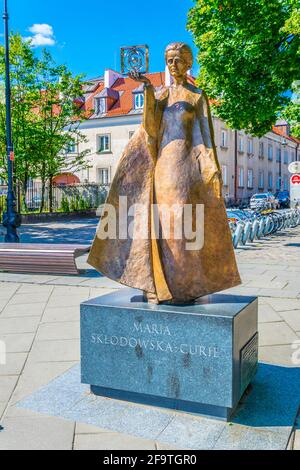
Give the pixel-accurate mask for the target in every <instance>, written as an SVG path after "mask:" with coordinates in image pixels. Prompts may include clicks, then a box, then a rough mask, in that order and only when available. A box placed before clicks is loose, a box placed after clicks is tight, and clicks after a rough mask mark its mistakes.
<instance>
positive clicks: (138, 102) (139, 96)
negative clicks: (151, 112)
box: [134, 93, 144, 109]
mask: <svg viewBox="0 0 300 470" xmlns="http://www.w3.org/2000/svg"><path fill="white" fill-rule="evenodd" d="M143 107H144V94H143V93H135V95H134V108H135V109H143Z"/></svg>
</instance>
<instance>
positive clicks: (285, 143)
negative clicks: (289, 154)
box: [279, 138, 287, 191]
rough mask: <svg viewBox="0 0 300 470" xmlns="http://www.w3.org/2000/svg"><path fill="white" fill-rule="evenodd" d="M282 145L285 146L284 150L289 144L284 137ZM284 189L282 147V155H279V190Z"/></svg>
mask: <svg viewBox="0 0 300 470" xmlns="http://www.w3.org/2000/svg"><path fill="white" fill-rule="evenodd" d="M281 145H282V147H283V151H284V150H285V148H286V146H287V141H286V139H284V138H283V139H282V141H281ZM281 190H282V154H281V149H280V157H279V191H281Z"/></svg>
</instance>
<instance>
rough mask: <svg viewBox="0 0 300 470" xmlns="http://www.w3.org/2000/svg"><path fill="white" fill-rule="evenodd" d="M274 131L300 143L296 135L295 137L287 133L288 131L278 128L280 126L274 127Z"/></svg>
mask: <svg viewBox="0 0 300 470" xmlns="http://www.w3.org/2000/svg"><path fill="white" fill-rule="evenodd" d="M272 132H274V134H277V135H280V136H282V137H284V138H285V139H288V140H291V141H292V142H294V143H296V144H300V140H299V139H296V137H293V136H292V135H287V133H286V132H284V131H283V130H281V129H278V127H276V126H273V127H272Z"/></svg>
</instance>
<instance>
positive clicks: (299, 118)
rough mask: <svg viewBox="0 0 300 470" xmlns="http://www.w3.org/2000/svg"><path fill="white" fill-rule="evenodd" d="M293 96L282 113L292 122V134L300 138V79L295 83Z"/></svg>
mask: <svg viewBox="0 0 300 470" xmlns="http://www.w3.org/2000/svg"><path fill="white" fill-rule="evenodd" d="M292 89H293V96H292V99H291V101H290V103H289V104H288V105H287V106H286V108H285V109H284V111H283V113H282V117H283V118H284V119H285V120H286V121H287V122H288V123H289V124H290V127H291V134H292V135H293V136H294V137H297V138H298V139H300V81H299V82H295V83H294V84H293V87H292Z"/></svg>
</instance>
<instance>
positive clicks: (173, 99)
mask: <svg viewBox="0 0 300 470" xmlns="http://www.w3.org/2000/svg"><path fill="white" fill-rule="evenodd" d="M165 58H166V63H167V66H168V68H169V71H170V74H171V76H172V77H173V84H172V85H171V86H170V87H166V88H163V89H162V90H159V92H158V93H155V89H154V87H153V86H152V85H151V83H150V81H149V79H148V78H147V77H145V76H142V75H140V74H139V73H132V74H131V78H133V79H134V80H137V81H140V82H143V83H144V97H145V100H144V116H143V123H142V125H141V126H140V128H139V129H138V131H137V132H136V133H135V134H134V136H133V137H132V139H131V140H130V141H129V143H128V145H127V147H126V148H125V151H124V153H123V155H122V157H121V159H120V162H119V165H118V168H117V171H116V175H115V177H114V180H113V182H112V186H111V189H110V192H109V195H108V198H107V201H106V207H107V208H108V207H113V208H114V209H115V222H116V224H117V227H120V222H121V221H120V218H121V203H120V200H123V199H124V197H126V198H127V199H126V201H127V207H131V206H134V205H137V204H138V205H139V207H144V208H145V211H144V214H141V211H140V212H139V214H140V215H138V213H137V214H136V216H135V217H136V218H138V217H139V216H140V217H141V220H142V216H144V218H143V222H141V221H140V224H144V229H145V231H146V233H147V236H145V237H128V236H127V237H124V236H123V235H122V236H120V232H119V233H118V234H117V235H116V236H115V237H109V236H103V233H105V226H106V225H107V223H108V220H107V214H108V213H109V211H108V210H106V209H104V213H103V217H102V220H101V221H100V224H99V227H98V230H97V234H96V237H95V240H94V243H93V247H92V250H91V253H90V256H89V259H88V262H89V263H90V264H91V265H92V266H94V267H95V268H96V269H97V270H98V271H100V272H101V273H102V274H104V275H106V276H108V277H109V278H111V279H114V280H115V281H117V282H120V283H122V284H125V285H127V286H130V287H134V288H137V289H141V290H143V291H144V293H145V296H146V298H147V299H148V300H149V301H151V302H154V303H161V302H166V301H167V302H170V301H171V302H178V303H188V302H192V301H194V300H195V299H197V298H199V297H201V296H203V295H206V294H211V293H213V292H218V291H220V290H224V289H228V288H230V287H233V286H236V285H238V284H240V282H241V281H240V276H239V273H238V269H237V265H236V261H235V255H234V250H233V246H232V241H231V234H230V230H229V227H228V222H227V216H226V211H225V206H224V201H223V198H222V176H221V171H220V166H219V163H218V159H217V154H216V148H215V144H214V138H213V127H212V120H211V115H210V110H209V104H208V100H207V97H206V95H205V94H204V93H203V91H201V90H199V89H198V88H196V87H195V86H194V85H192V84H191V83H190V82H189V81H188V79H187V72H188V70H189V69H190V68H191V67H192V63H193V55H192V51H191V49H190V47H189V46H188V45H186V44H184V43H173V44H170V45H169V46H167V48H166V52H165ZM120 196H121V197H123V199H122V198H121V199H120ZM185 206H189V207H192V212H191V214H192V225H193V228H195V225H196V220H195V219H196V217H197V215H198V211H197V210H196V208H197V207H203V209H204V213H203V224H202V225H203V227H202V229H203V244H202V245H201V246H199V247H198V248H196V249H187V241H188V239H189V238H188V236H187V235H185V234H184V235H183V236H182V237H178V236H176V234H175V232H176V230H177V228H176V227H175V225H176V220H177V215H178V207H179V208H180V207H182V208H184V207H185ZM154 207H155V208H158V209H157V213H158V217H157V218H158V225H159V229H158V230H157V222H155V220H157V219H155V216H154V212H155V211H154V209H153V208H154ZM166 208H167V209H169V214H171V218H170V219H169V220H171V223H170V224H171V225H170V227H169V228H170V230H169V233H168V236H163V235H165V234H164V231H165V230H164V223H163V222H164V214H163V212H164V210H165V209H166ZM147 209H148V210H147ZM145 213H146V214H147V215H146V218H145ZM128 217H129V216H128ZM145 231H144V233H145ZM158 233H159V235H158Z"/></svg>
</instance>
